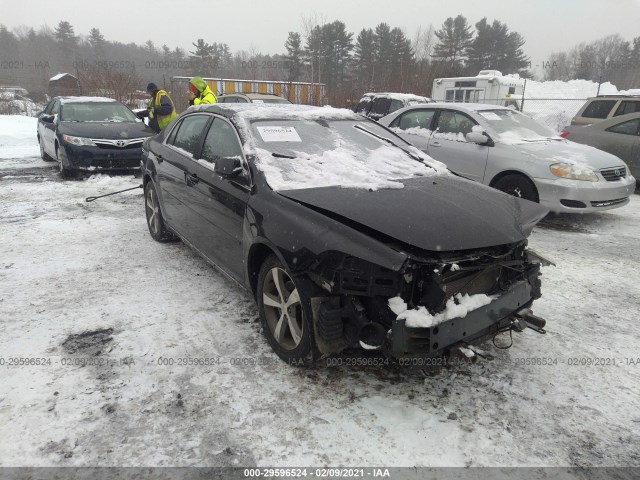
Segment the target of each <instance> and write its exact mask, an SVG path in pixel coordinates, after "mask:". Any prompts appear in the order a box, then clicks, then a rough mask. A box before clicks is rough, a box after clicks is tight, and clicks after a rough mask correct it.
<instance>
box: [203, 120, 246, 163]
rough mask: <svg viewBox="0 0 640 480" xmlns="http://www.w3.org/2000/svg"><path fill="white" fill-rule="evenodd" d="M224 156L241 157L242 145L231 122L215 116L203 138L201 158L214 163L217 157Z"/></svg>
mask: <svg viewBox="0 0 640 480" xmlns="http://www.w3.org/2000/svg"><path fill="white" fill-rule="evenodd" d="M225 157H240V158H242V146H241V145H240V142H239V141H238V136H237V135H236V132H235V129H234V128H233V127H232V126H231V124H229V123H228V122H226V121H224V120H222V119H221V118H216V119H215V120H214V121H213V123H212V124H211V127H210V128H209V131H208V132H207V136H206V138H205V140H204V145H203V146H202V159H203V160H206V161H208V162H212V163H215V161H216V160H217V159H219V158H225Z"/></svg>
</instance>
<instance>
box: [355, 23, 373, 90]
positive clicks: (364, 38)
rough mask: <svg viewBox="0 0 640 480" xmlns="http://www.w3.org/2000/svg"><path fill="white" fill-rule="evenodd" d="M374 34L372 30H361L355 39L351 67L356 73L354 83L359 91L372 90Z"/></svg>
mask: <svg viewBox="0 0 640 480" xmlns="http://www.w3.org/2000/svg"><path fill="white" fill-rule="evenodd" d="M374 41H375V34H374V33H373V30H372V29H370V28H368V29H364V28H363V29H362V30H361V31H360V33H359V34H358V37H357V38H356V43H355V46H354V50H353V67H354V69H355V71H356V81H357V83H358V85H359V87H360V90H363V91H370V90H372V89H373V80H374V74H375V61H376V60H375V47H374Z"/></svg>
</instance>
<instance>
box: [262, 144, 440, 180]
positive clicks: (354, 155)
mask: <svg viewBox="0 0 640 480" xmlns="http://www.w3.org/2000/svg"><path fill="white" fill-rule="evenodd" d="M255 151H256V159H257V162H256V163H257V166H258V168H259V169H260V170H261V171H262V172H264V174H265V175H266V177H267V182H268V183H269V186H270V187H271V188H272V189H274V190H297V189H304V188H315V187H329V186H338V185H339V186H342V187H350V188H364V189H369V190H379V189H381V188H403V187H404V185H403V184H402V183H401V182H399V181H398V180H399V179H402V178H411V177H422V176H427V175H434V174H436V173H437V171H436V170H434V169H433V168H430V167H428V166H427V165H425V164H424V163H421V162H418V161H416V160H413V159H412V158H411V157H409V156H408V155H407V154H406V153H405V152H403V151H402V150H400V149H398V148H396V147H392V146H388V145H380V146H379V147H378V148H376V149H374V150H370V151H368V152H367V153H365V154H363V153H362V152H358V151H357V150H354V149H352V148H348V147H338V148H335V149H332V150H327V151H325V152H323V153H317V154H310V153H306V152H300V151H294V152H293V155H294V158H278V157H274V156H273V155H272V152H270V151H268V150H265V149H263V148H256V150H255Z"/></svg>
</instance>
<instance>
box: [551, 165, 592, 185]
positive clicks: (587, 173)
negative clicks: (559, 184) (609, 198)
mask: <svg viewBox="0 0 640 480" xmlns="http://www.w3.org/2000/svg"><path fill="white" fill-rule="evenodd" d="M549 170H551V173H552V174H553V175H555V176H556V177H560V178H567V179H569V180H582V181H585V182H597V181H598V176H597V175H596V172H594V171H593V170H592V169H590V168H589V167H584V166H582V165H576V164H574V163H554V164H553V165H551V166H549Z"/></svg>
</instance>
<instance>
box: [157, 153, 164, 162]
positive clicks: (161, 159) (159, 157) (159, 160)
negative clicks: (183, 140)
mask: <svg viewBox="0 0 640 480" xmlns="http://www.w3.org/2000/svg"><path fill="white" fill-rule="evenodd" d="M156 160H158V163H162V162H163V161H164V158H162V155H156Z"/></svg>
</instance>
